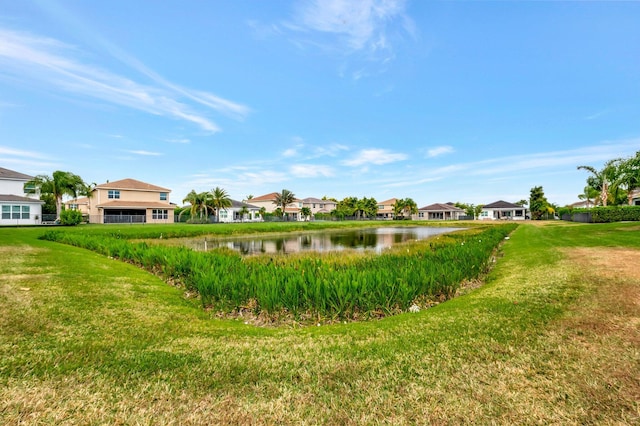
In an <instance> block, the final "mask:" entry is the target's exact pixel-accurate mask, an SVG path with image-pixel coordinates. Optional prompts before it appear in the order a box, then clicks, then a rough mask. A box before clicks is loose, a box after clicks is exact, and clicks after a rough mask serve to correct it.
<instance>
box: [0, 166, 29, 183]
mask: <svg viewBox="0 0 640 426" xmlns="http://www.w3.org/2000/svg"><path fill="white" fill-rule="evenodd" d="M0 179H11V180H24V181H27V180H31V179H33V176H29V175H25V174H24V173H20V172H15V171H13V170H9V169H5V168H3V167H0Z"/></svg>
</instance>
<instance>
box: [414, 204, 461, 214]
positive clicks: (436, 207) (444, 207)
mask: <svg viewBox="0 0 640 426" xmlns="http://www.w3.org/2000/svg"><path fill="white" fill-rule="evenodd" d="M418 210H419V211H430V212H443V211H445V212H464V210H462V209H460V208H458V207H456V206H452V205H451V204H440V203H435V204H431V205H428V206H425V207H422V208H420V209H418Z"/></svg>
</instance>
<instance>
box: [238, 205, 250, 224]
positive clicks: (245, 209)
mask: <svg viewBox="0 0 640 426" xmlns="http://www.w3.org/2000/svg"><path fill="white" fill-rule="evenodd" d="M238 214H239V215H240V222H244V218H245V216H246V215H248V214H249V208H248V207H247V206H246V205H243V206H242V208H240V211H238Z"/></svg>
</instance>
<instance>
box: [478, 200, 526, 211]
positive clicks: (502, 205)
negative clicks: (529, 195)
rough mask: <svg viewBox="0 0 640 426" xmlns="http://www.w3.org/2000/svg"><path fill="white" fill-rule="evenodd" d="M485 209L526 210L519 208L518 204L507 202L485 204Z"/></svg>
mask: <svg viewBox="0 0 640 426" xmlns="http://www.w3.org/2000/svg"><path fill="white" fill-rule="evenodd" d="M482 208H483V209H524V207H522V206H519V205H517V204H513V203H508V202H506V201H502V200H500V201H496V202H494V203H491V204H485V205H484V206H482Z"/></svg>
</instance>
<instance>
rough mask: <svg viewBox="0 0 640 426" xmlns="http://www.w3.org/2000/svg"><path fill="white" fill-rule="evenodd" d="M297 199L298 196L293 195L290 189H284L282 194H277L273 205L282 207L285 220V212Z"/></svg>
mask: <svg viewBox="0 0 640 426" xmlns="http://www.w3.org/2000/svg"><path fill="white" fill-rule="evenodd" d="M295 199H296V196H295V195H294V194H293V192H291V191H289V190H288V189H283V190H282V192H280V193H279V194H276V196H275V199H274V200H273V203H274V204H275V205H276V206H277V207H280V208H281V209H282V217H283V218H284V214H285V210H286V209H287V206H288V205H289V204H291V203H293V202H294V201H295Z"/></svg>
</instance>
